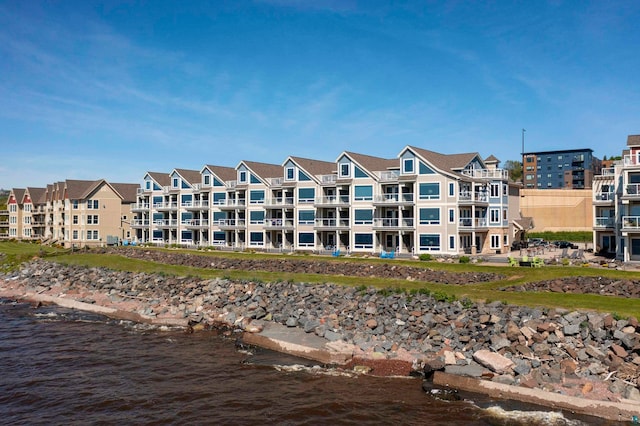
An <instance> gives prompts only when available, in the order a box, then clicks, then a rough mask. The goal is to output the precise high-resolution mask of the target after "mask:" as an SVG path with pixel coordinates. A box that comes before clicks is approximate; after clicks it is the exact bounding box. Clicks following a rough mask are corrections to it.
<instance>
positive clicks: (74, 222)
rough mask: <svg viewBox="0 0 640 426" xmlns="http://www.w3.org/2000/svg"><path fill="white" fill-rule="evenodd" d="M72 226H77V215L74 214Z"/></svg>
mask: <svg viewBox="0 0 640 426" xmlns="http://www.w3.org/2000/svg"><path fill="white" fill-rule="evenodd" d="M73 224H74V225H77V224H78V215H77V214H74V215H73Z"/></svg>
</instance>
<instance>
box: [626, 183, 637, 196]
mask: <svg viewBox="0 0 640 426" xmlns="http://www.w3.org/2000/svg"><path fill="white" fill-rule="evenodd" d="M624 196H625V197H627V198H640V183H630V184H628V185H625V187H624Z"/></svg>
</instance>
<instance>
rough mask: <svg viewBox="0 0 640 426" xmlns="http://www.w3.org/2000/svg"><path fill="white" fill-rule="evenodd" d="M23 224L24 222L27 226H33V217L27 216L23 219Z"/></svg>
mask: <svg viewBox="0 0 640 426" xmlns="http://www.w3.org/2000/svg"><path fill="white" fill-rule="evenodd" d="M22 222H23V223H24V224H25V225H30V224H31V216H25V217H24V218H23V219H22Z"/></svg>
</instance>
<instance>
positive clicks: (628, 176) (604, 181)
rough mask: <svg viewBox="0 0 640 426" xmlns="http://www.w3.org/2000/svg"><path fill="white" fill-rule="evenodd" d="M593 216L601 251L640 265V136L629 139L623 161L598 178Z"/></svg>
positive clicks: (598, 245)
mask: <svg viewBox="0 0 640 426" xmlns="http://www.w3.org/2000/svg"><path fill="white" fill-rule="evenodd" d="M593 215H594V221H593V223H594V227H593V245H594V247H596V249H597V250H598V251H600V252H601V253H604V254H611V255H615V257H616V258H617V259H619V260H622V261H624V262H629V261H640V135H630V136H628V138H627V149H626V150H624V151H623V156H622V160H619V161H615V162H614V164H613V167H608V168H605V169H603V170H602V172H601V173H600V174H599V175H597V176H595V177H594V185H593Z"/></svg>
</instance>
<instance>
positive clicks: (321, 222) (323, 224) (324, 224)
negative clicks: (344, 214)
mask: <svg viewBox="0 0 640 426" xmlns="http://www.w3.org/2000/svg"><path fill="white" fill-rule="evenodd" d="M315 227H316V228H348V227H349V219H336V218H316V224H315Z"/></svg>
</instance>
